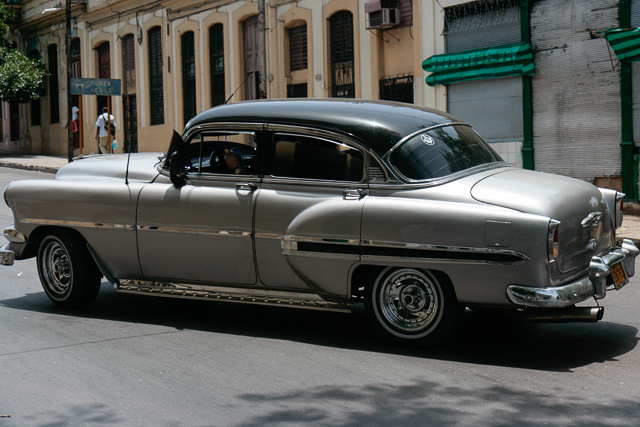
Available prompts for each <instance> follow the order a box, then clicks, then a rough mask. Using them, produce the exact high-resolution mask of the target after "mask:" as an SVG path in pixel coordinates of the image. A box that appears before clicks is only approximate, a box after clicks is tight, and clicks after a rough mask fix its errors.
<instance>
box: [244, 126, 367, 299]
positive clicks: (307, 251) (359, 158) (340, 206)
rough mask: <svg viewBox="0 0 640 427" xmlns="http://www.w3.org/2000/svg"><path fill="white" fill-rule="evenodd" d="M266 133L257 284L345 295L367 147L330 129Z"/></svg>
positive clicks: (355, 248)
mask: <svg viewBox="0 0 640 427" xmlns="http://www.w3.org/2000/svg"><path fill="white" fill-rule="evenodd" d="M268 130H269V131H270V132H268V134H267V135H268V138H269V139H270V146H269V154H268V156H269V161H268V162H267V166H266V168H267V170H266V172H265V174H264V177H263V182H262V185H261V188H260V197H259V200H258V202H257V205H256V219H255V245H256V262H257V266H258V274H259V278H260V282H261V283H262V284H263V285H265V286H268V287H272V288H281V289H292V290H293V289H296V290H300V291H309V290H311V291H313V292H316V293H319V294H321V295H322V294H332V295H342V296H345V297H348V289H347V288H348V277H349V274H348V273H349V270H350V268H351V267H352V266H353V265H354V264H355V263H357V262H358V261H359V260H360V246H359V245H360V224H361V219H362V207H363V204H364V200H365V198H366V195H367V185H366V183H365V176H364V166H365V160H366V154H365V151H364V150H363V149H361V148H360V147H358V146H357V145H354V144H353V143H351V142H350V141H348V140H346V139H345V138H343V137H340V136H339V135H335V134H333V133H328V132H322V131H314V132H306V133H305V132H303V131H301V130H300V129H299V128H289V127H287V126H277V127H274V126H273V125H269V129H268ZM265 139H266V138H265Z"/></svg>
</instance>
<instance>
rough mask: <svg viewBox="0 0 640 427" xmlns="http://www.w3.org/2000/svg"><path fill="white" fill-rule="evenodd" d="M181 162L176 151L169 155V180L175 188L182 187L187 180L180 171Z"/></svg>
mask: <svg viewBox="0 0 640 427" xmlns="http://www.w3.org/2000/svg"><path fill="white" fill-rule="evenodd" d="M181 169H182V162H181V161H180V156H179V155H178V152H177V151H174V152H173V154H171V163H170V165H169V178H170V179H171V182H172V183H173V185H174V186H175V187H176V188H180V187H184V185H185V184H186V183H187V179H186V178H185V176H184V174H183V173H182V171H181Z"/></svg>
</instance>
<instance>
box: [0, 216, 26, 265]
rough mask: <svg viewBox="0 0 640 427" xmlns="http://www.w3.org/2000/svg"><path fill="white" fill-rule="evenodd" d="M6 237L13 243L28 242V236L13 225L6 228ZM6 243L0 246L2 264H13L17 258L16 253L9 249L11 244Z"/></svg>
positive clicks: (0, 263) (0, 262)
mask: <svg viewBox="0 0 640 427" xmlns="http://www.w3.org/2000/svg"><path fill="white" fill-rule="evenodd" d="M4 237H5V238H6V239H7V240H8V241H9V242H11V243H14V244H23V243H26V242H27V238H26V236H25V235H24V234H22V233H21V232H19V231H17V230H16V228H15V227H14V226H13V225H10V226H8V227H6V228H5V229H4ZM11 243H9V244H6V245H4V246H2V247H1V248H0V265H13V263H14V262H15V260H16V253H15V252H14V251H13V250H11V249H9V245H10V244H11Z"/></svg>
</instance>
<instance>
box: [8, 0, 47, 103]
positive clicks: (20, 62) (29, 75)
mask: <svg viewBox="0 0 640 427" xmlns="http://www.w3.org/2000/svg"><path fill="white" fill-rule="evenodd" d="M14 16H15V15H14V13H13V12H11V11H10V10H7V8H6V7H4V5H1V4H0V100H2V101H7V102H17V103H24V102H29V101H31V100H34V99H40V98H41V97H42V89H41V88H42V83H43V81H44V78H45V77H46V76H47V72H46V71H45V70H44V68H42V67H41V66H40V64H39V63H38V61H37V60H35V59H29V58H27V57H26V56H25V55H24V53H22V52H20V51H19V50H17V49H13V48H12V47H11V43H10V41H9V39H8V38H7V33H8V32H9V22H10V21H11V20H12V19H13V18H14Z"/></svg>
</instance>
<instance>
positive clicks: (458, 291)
mask: <svg viewBox="0 0 640 427" xmlns="http://www.w3.org/2000/svg"><path fill="white" fill-rule="evenodd" d="M243 105H244V106H243ZM243 109H245V110H246V112H245V111H243ZM334 110H337V111H334ZM283 111H284V112H283ZM212 112H213V113H212ZM295 112H299V114H300V115H301V116H302V117H303V118H302V119H297V120H287V119H286V117H285V116H286V115H287V114H291V115H292V116H291V117H294V114H295ZM404 112H410V114H411V115H413V116H412V117H411V118H409V119H406V121H407V123H408V122H409V121H410V120H414V117H417V119H415V120H418V121H419V120H420V117H421V116H420V115H421V114H424V115H425V117H426V119H425V120H424V121H423V122H422V123H423V124H422V126H416V127H415V128H414V129H415V130H413V131H412V132H408V133H406V134H398V133H397V132H396V133H392V132H391V131H389V132H388V135H386V134H384V129H381V128H380V126H381V123H382V124H384V120H394V119H395V120H396V121H397V120H405V119H404V118H403V117H404V116H403V113H404ZM245 113H246V114H245ZM323 114H326V115H327V117H326V118H324V119H323V117H322V116H323ZM336 114H337V115H339V116H340V117H341V118H340V119H336ZM349 114H350V115H351V116H353V118H352V117H351V116H349ZM376 114H377V116H376ZM271 115H274V116H275V117H271ZM305 117H307V121H308V123H305V122H304V118H305ZM338 120H340V121H341V122H340V123H339V124H335V123H336V121H338ZM363 123H364V124H363ZM456 123H459V124H461V122H459V121H458V120H457V119H455V118H453V117H451V116H448V115H446V114H444V113H439V112H435V111H433V110H428V109H421V108H418V107H413V106H406V105H401V104H385V103H377V102H364V101H363V102H361V103H360V102H359V103H355V102H342V101H272V102H250V103H240V104H235V105H231V106H223V107H217V108H214V109H213V110H210V112H207V113H203V114H202V115H200V116H198V117H196V118H195V119H193V120H192V121H191V122H190V123H189V124H188V125H187V127H186V129H185V132H184V133H183V135H182V138H183V139H184V141H185V142H186V143H187V144H192V143H194V141H195V142H197V141H198V138H199V137H201V138H203V141H204V136H203V135H208V134H211V135H217V136H218V137H219V135H220V134H221V133H224V132H229V134H231V133H233V134H243V135H245V136H246V135H248V138H249V137H250V138H254V139H255V140H257V141H258V146H257V148H256V150H257V151H256V152H257V153H258V154H257V155H256V158H257V159H258V162H260V161H262V160H261V158H260V156H261V155H262V157H263V158H265V159H266V158H267V157H269V156H270V155H269V154H268V153H269V151H268V150H267V147H266V146H264V145H265V144H268V143H269V142H268V141H271V140H272V139H274V138H276V136H274V135H284V137H283V138H284V139H287V138H289V139H292V138H294V137H295V138H313V139H314V140H317V141H328V142H330V143H333V144H336V145H337V146H338V149H339V150H343V149H344V150H347V149H348V150H357V151H358V152H360V153H361V154H362V160H363V174H362V179H359V180H357V181H356V180H350V181H340V180H332V179H328V180H326V179H307V178H296V177H287V176H278V175H273V174H269V173H268V172H269V171H270V170H271V169H270V168H272V167H273V166H268V165H267V162H266V160H264V163H263V164H262V166H261V167H262V169H260V167H257V169H256V170H257V171H261V172H260V173H256V172H254V173H252V174H250V175H238V174H233V173H207V172H206V171H205V169H206V166H205V164H204V158H203V157H202V156H201V159H202V160H200V162H201V163H200V165H199V168H200V169H199V170H198V171H196V172H193V173H192V172H190V171H188V170H186V171H183V172H184V173H182V175H183V176H184V178H185V182H184V185H176V184H175V181H174V179H173V177H172V172H171V170H170V168H169V167H168V164H169V157H168V156H166V155H165V154H163V153H140V154H131V156H130V159H129V158H128V157H127V156H126V155H114V156H95V157H87V158H84V159H80V160H76V161H74V162H72V163H70V164H68V165H66V166H65V167H63V168H61V169H60V171H59V172H58V173H57V175H56V179H54V180H29V181H17V182H13V183H11V184H10V185H9V186H8V187H7V189H6V190H5V200H6V201H7V203H8V205H9V206H10V207H11V209H12V211H13V214H14V225H13V226H10V227H8V228H7V229H6V230H5V236H6V237H7V238H8V239H9V241H10V243H9V244H8V245H5V246H4V247H3V248H2V251H1V254H0V255H1V256H2V259H3V260H4V261H3V263H4V264H11V263H13V259H14V258H16V259H23V258H27V257H32V256H36V255H37V253H38V241H39V240H40V239H42V237H43V236H44V235H45V234H46V232H47V231H48V230H51V229H55V228H67V229H71V230H75V231H77V233H78V234H79V235H81V236H82V238H83V239H84V240H85V241H86V244H87V246H88V248H89V250H90V252H91V254H92V257H93V258H94V260H95V261H96V263H97V265H98V266H99V267H100V270H101V272H102V274H103V275H104V276H105V277H107V278H108V279H109V281H111V282H112V283H113V284H114V285H115V286H116V287H117V288H118V289H119V290H120V291H123V292H133V293H145V294H158V295H164V296H175V297H194V298H216V299H220V298H224V299H227V300H230V301H244V302H256V303H270V302H271V303H276V304H281V305H296V306H307V307H309V306H311V307H316V308H326V309H340V310H348V309H349V308H350V307H351V305H352V304H353V303H355V302H358V301H361V300H362V293H363V288H365V287H366V286H367V283H368V279H367V277H368V275H369V273H370V272H371V271H373V272H375V273H376V274H377V273H378V272H380V271H381V270H382V269H388V268H390V267H391V268H400V269H402V268H404V269H415V270H418V271H428V272H432V273H434V274H438V275H443V276H442V277H445V276H446V278H447V279H448V281H450V283H451V284H452V286H453V289H454V291H455V297H456V298H457V303H458V304H460V305H463V306H465V305H466V306H486V307H494V308H500V309H505V310H519V311H526V310H527V309H528V308H545V309H552V308H561V307H571V306H573V305H574V304H576V303H578V302H581V301H584V300H587V299H589V298H592V297H597V298H604V296H605V295H606V291H607V288H608V289H613V288H614V287H616V288H620V287H621V286H622V285H624V284H626V281H628V278H629V277H631V276H633V274H634V273H635V271H634V263H635V257H636V255H637V254H638V250H637V249H636V248H635V246H634V245H633V243H631V242H630V241H625V242H623V243H622V244H621V245H620V246H616V237H615V229H616V228H617V227H619V226H620V225H621V223H622V213H621V209H620V202H621V198H622V196H623V195H622V194H621V193H617V192H615V191H613V190H607V189H598V188H596V187H594V186H592V185H590V184H588V183H586V182H582V181H579V180H575V179H571V178H567V177H561V176H556V175H550V174H545V173H540V172H534V171H527V170H522V169H519V168H515V167H511V166H509V165H508V164H506V163H504V162H501V161H495V162H490V163H489V164H483V165H479V166H474V167H471V168H467V169H463V170H461V171H458V172H455V173H453V174H449V175H446V176H444V177H438V178H435V179H427V180H416V179H411V178H407V177H405V176H404V175H403V174H402V172H400V171H399V170H398V167H397V166H396V165H395V164H394V163H393V160H392V156H393V155H394V154H393V153H394V151H395V150H399V148H398V147H401V146H402V144H403V142H404V141H407V140H409V139H410V138H412V137H415V136H416V135H422V134H424V132H425V131H427V130H430V129H439V128H441V127H446V126H451V125H452V124H456ZM350 125H351V126H354V129H356V128H357V132H355V131H354V132H348V131H347V130H348V126H350ZM461 125H464V124H461ZM333 126H335V128H334V127H333ZM365 126H370V128H369V129H365ZM407 128H409V126H408V125H407ZM207 132H208V133H207ZM367 135H372V137H371V138H373V136H375V137H380V138H381V139H384V141H386V142H385V144H386V145H383V144H381V143H378V144H377V145H376V144H373V143H372V144H368V141H367ZM383 137H384V138H383ZM292 140H293V139H292ZM265 141H266V142H265ZM423 142H425V143H431V142H432V141H429V139H428V138H424V139H423ZM261 143H262V144H263V147H262V148H261V146H260V144H261ZM203 144H204V143H203ZM381 146H383V147H386V148H384V149H382V150H381V149H380V147H381ZM341 147H346V148H341ZM201 150H202V149H201ZM261 150H262V151H261ZM272 152H273V151H272ZM274 156H275V155H274ZM213 158H214V156H213V154H212V155H211V160H210V162H211V165H213V162H214V160H213ZM319 161H320V160H319ZM211 167H213V166H211ZM322 167H327V168H331V167H332V166H331V165H330V164H326V165H324V166H322ZM556 229H557V232H556ZM554 239H555V241H554ZM554 245H555V246H556V247H555V248H554V247H553V246H554ZM554 250H555V251H556V255H555V256H554V255H553V251H554ZM614 265H619V266H621V267H622V268H623V272H624V275H625V279H626V281H625V282H624V283H622V284H620V283H617V284H616V283H614V282H613V281H612V274H611V269H612V268H613V267H614ZM411 271H413V270H411ZM438 277H440V276H438ZM558 313H560V312H558ZM600 316H601V314H600ZM551 317H554V316H551ZM558 317H565V318H566V316H565V315H560V314H559V315H558ZM570 320H571V319H570ZM592 320H593V319H592ZM596 320H597V319H596Z"/></svg>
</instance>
